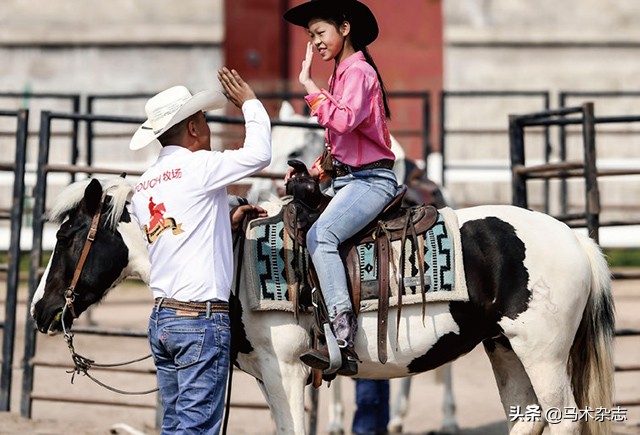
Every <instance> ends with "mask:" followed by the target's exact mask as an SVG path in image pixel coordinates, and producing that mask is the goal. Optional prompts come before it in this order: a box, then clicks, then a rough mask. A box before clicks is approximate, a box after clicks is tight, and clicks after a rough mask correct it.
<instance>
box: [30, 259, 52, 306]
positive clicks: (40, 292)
mask: <svg viewBox="0 0 640 435" xmlns="http://www.w3.org/2000/svg"><path fill="white" fill-rule="evenodd" d="M52 261H53V254H52V255H51V258H49V263H47V267H46V268H45V270H44V273H43V274H42V278H40V283H38V288H36V291H35V292H34V293H33V298H32V299H31V310H30V311H31V317H35V314H36V304H37V303H38V301H39V300H40V299H42V298H43V297H44V287H45V284H46V282H47V276H48V275H49V269H50V268H51V262H52Z"/></svg>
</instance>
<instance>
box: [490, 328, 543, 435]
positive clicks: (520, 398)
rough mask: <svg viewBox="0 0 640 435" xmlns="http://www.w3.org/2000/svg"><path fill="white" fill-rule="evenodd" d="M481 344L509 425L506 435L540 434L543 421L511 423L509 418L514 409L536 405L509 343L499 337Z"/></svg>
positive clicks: (523, 372) (532, 393)
mask: <svg viewBox="0 0 640 435" xmlns="http://www.w3.org/2000/svg"><path fill="white" fill-rule="evenodd" d="M483 344H484V350H485V352H486V353H487V356H488V357H489V361H490V362H491V367H492V368H493V374H494V376H495V378H496V383H497V384H498V391H499V393H500V400H501V401H502V406H503V407H504V413H505V415H506V416H507V420H508V422H509V435H520V434H523V435H524V434H527V435H540V434H541V433H542V431H543V430H544V422H543V421H542V420H540V421H515V422H514V421H511V420H512V419H511V418H509V417H510V416H511V415H512V414H513V413H514V410H520V413H523V412H524V410H526V409H527V406H529V405H535V404H537V403H538V398H537V397H536V394H535V392H534V391H533V387H532V386H531V382H530V381H529V377H528V375H527V372H526V371H525V369H524V367H523V366H522V363H521V362H520V360H519V359H518V357H517V355H516V354H515V353H514V352H513V350H512V349H511V345H510V344H509V341H508V340H507V339H506V338H504V337H501V338H499V339H497V340H485V341H484V343H483Z"/></svg>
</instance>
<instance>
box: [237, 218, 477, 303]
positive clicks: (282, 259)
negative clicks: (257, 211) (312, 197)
mask: <svg viewBox="0 0 640 435" xmlns="http://www.w3.org/2000/svg"><path fill="white" fill-rule="evenodd" d="M283 212H284V208H283V209H281V210H280V212H279V213H278V214H276V215H274V216H270V217H266V218H260V219H256V220H254V221H252V222H250V223H249V226H248V227H247V234H246V240H245V250H244V252H245V254H244V259H243V260H244V261H243V267H245V278H246V284H247V292H248V295H249V301H250V305H251V309H252V310H258V311H262V310H281V311H293V305H292V302H291V294H292V292H293V291H295V290H296V289H297V288H298V287H300V288H305V287H306V288H310V287H311V285H310V283H309V281H308V278H307V276H308V273H307V270H308V265H309V264H310V262H311V260H310V258H309V254H308V253H307V251H306V249H305V250H303V251H301V252H298V253H295V252H294V241H293V239H292V238H291V237H290V236H289V234H288V233H287V231H286V230H285V228H284V222H283ZM438 212H439V216H438V220H437V221H436V223H435V225H434V226H433V227H431V228H430V229H429V230H427V231H426V232H424V233H421V234H418V237H417V241H418V246H419V247H420V248H421V249H422V251H423V256H422V257H423V259H424V264H423V268H422V269H423V271H424V280H423V281H424V286H425V290H426V294H425V298H424V299H425V300H426V301H427V302H442V301H468V300H469V295H468V291H467V285H466V280H465V276H464V267H463V262H462V249H461V243H460V230H459V228H458V220H457V217H456V214H455V212H454V211H453V210H452V209H450V208H448V207H447V208H443V209H440V210H438ZM401 244H402V243H401V240H396V241H393V242H392V243H391V248H392V251H393V261H394V262H395V264H396V267H395V269H394V267H393V266H390V267H389V270H390V271H391V273H392V275H393V274H394V272H395V274H396V276H390V278H389V283H390V296H389V306H390V307H393V306H397V304H398V297H397V295H398V288H399V286H398V280H399V279H404V287H405V288H404V291H403V294H402V305H403V306H405V305H409V304H416V303H422V300H423V297H422V294H421V287H420V276H419V275H420V268H419V265H418V263H417V261H418V259H419V258H420V257H421V256H420V255H417V252H416V249H415V246H414V241H413V240H412V238H411V237H407V238H406V240H405V244H404V247H402V246H400V245H401ZM402 248H404V250H405V254H404V257H403V256H401V255H400V250H401V249H402ZM355 249H357V250H358V261H359V262H360V267H359V270H360V282H361V283H362V284H363V285H364V284H366V283H373V282H377V279H378V276H377V265H376V259H375V257H374V244H373V243H363V244H359V245H357V246H356V248H355ZM401 258H404V264H402V265H398V264H397V263H398V262H399V261H400V259H401ZM401 268H402V269H401ZM402 270H404V273H402ZM402 277H404V278H402ZM376 285H377V284H376ZM377 308H378V301H377V299H365V300H362V301H361V303H360V311H375V310H377Z"/></svg>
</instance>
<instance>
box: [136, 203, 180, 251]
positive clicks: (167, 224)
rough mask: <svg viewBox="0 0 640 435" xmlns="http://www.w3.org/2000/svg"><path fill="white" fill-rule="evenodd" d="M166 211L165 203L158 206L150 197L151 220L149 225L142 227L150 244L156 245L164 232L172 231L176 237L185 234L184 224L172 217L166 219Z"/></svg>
mask: <svg viewBox="0 0 640 435" xmlns="http://www.w3.org/2000/svg"><path fill="white" fill-rule="evenodd" d="M166 211H167V209H166V208H165V206H164V203H163V202H161V203H159V204H156V203H155V202H153V197H149V215H150V216H151V217H150V218H149V225H148V226H147V225H143V227H142V229H143V230H144V233H145V234H146V236H147V241H148V242H149V243H154V242H155V241H156V240H157V239H158V237H160V234H162V233H163V232H164V230H168V229H171V232H172V233H173V234H174V235H178V234H181V233H184V230H183V229H182V224H178V223H176V220H175V219H174V218H172V217H164V213H165V212H166Z"/></svg>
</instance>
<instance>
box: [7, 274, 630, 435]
mask: <svg viewBox="0 0 640 435" xmlns="http://www.w3.org/2000/svg"><path fill="white" fill-rule="evenodd" d="M639 285H640V282H639V281H618V282H615V285H614V297H615V300H616V310H617V322H618V323H617V327H618V329H626V328H633V329H636V330H638V329H640V318H639V317H638V315H637V313H638V312H640V288H639ZM0 286H1V287H0V288H4V286H5V284H4V283H3V282H0ZM25 299H26V290H25V289H21V293H20V296H19V300H20V305H19V308H18V309H19V312H18V314H17V316H18V317H17V319H18V326H17V335H18V336H17V338H16V356H15V357H14V372H13V386H14V388H13V396H12V403H11V412H8V413H7V412H3V413H0V435H5V434H7V435H8V434H20V435H25V434H42V435H44V434H47V435H54V434H77V435H96V434H109V433H112V434H113V433H119V434H135V435H141V434H147V435H153V434H158V433H159V432H158V430H157V429H155V420H156V411H155V405H156V400H157V395H156V394H150V395H146V396H123V395H120V394H116V393H112V392H110V391H107V390H105V389H103V388H102V387H99V386H97V385H95V384H94V383H93V382H92V381H91V380H90V379H88V378H86V377H84V376H76V377H75V379H74V380H73V381H74V383H73V384H71V379H72V378H71V375H70V374H68V373H67V372H66V369H65V368H63V367H37V368H36V372H35V373H36V375H35V387H34V396H35V397H40V399H39V400H34V401H33V407H32V418H31V419H25V418H22V417H20V415H19V414H20V390H21V384H22V370H21V366H22V354H23V336H24V319H25V315H26V301H25ZM150 306H151V295H150V292H149V290H148V289H147V288H146V287H144V286H141V285H138V284H136V283H128V284H125V285H123V286H121V287H119V288H116V289H115V290H113V292H112V294H111V295H109V296H108V298H107V300H106V301H105V302H104V303H103V304H101V305H100V306H98V307H97V308H95V310H94V311H93V313H92V319H93V321H94V322H96V323H97V324H98V325H99V326H101V327H103V328H107V329H113V330H115V329H117V330H123V329H128V330H131V331H144V330H145V329H146V320H147V316H148V313H149V310H150ZM0 308H1V310H2V312H4V306H3V305H1V306H0ZM86 326H87V319H86V318H85V319H82V320H81V321H80V322H78V323H77V325H76V327H86ZM639 342H640V338H638V337H618V338H617V340H616V351H615V362H616V365H618V366H623V367H624V366H636V367H637V366H638V365H639V362H640V346H639V345H638V344H639ZM75 346H76V350H77V351H78V352H79V353H80V354H83V355H85V356H87V357H90V358H92V359H94V360H96V361H97V362H100V363H113V362H121V361H127V360H130V359H133V358H134V357H137V356H144V355H147V354H148V353H149V349H148V345H147V343H146V341H145V340H144V339H140V338H121V337H97V336H91V335H80V334H76V337H75ZM36 361H39V362H48V363H60V364H62V365H68V364H69V352H68V350H67V348H66V345H65V343H64V341H63V339H62V337H60V336H56V337H46V336H43V335H39V336H38V339H37V352H36ZM136 368H137V369H138V370H139V372H138V373H123V372H113V371H98V370H94V371H92V372H93V376H95V377H96V378H98V379H100V380H101V381H104V382H105V383H107V384H109V385H112V386H115V387H117V388H120V389H125V390H130V391H131V390H138V391H139V390H146V389H149V388H153V387H154V386H155V379H154V376H153V375H152V374H148V373H144V372H147V371H150V370H151V369H152V368H153V364H152V362H150V361H145V362H143V363H139V364H137V367H136ZM141 372H142V373H141ZM233 380H234V382H233V387H232V388H233V389H232V399H231V402H232V404H234V405H235V406H234V407H232V409H231V413H230V418H229V429H228V433H229V434H234V435H235V434H270V433H273V432H274V425H273V423H272V421H271V418H270V415H269V412H268V410H266V409H265V406H266V405H265V401H264V399H263V397H262V393H261V392H260V390H259V389H258V387H257V385H256V383H255V381H254V380H253V378H251V377H250V376H248V375H247V374H245V373H242V372H240V371H238V370H236V371H235V372H234V377H233ZM453 383H454V394H455V400H456V405H457V420H458V424H459V426H460V428H461V430H460V434H462V435H506V434H507V426H506V419H505V416H504V413H503V410H502V405H501V404H500V400H499V396H498V390H497V387H496V385H495V381H494V378H493V373H492V371H491V368H490V365H489V361H488V359H487V357H486V356H485V354H484V351H483V350H482V347H478V348H476V349H474V350H473V351H472V352H470V353H469V354H468V355H466V356H464V357H462V358H460V359H459V360H457V361H456V362H454V364H453ZM332 388H335V384H334V386H333V387H332ZM342 390H343V391H342V394H343V397H344V406H345V410H344V421H343V422H344V425H345V426H346V427H345V430H346V433H349V428H350V422H351V418H352V416H353V411H354V384H353V381H351V380H349V379H344V380H343V381H342ZM392 390H393V386H392ZM392 394H393V391H392ZM327 396H328V390H327V386H326V385H323V386H322V387H321V390H320V399H319V401H320V405H319V408H318V426H317V433H318V434H324V433H326V429H327V421H328V413H327V405H326V404H327ZM442 396H443V386H442V384H441V383H439V381H438V379H437V377H436V376H435V374H434V373H433V372H430V373H425V374H422V375H418V376H416V377H415V378H414V380H413V383H412V387H411V394H410V402H411V403H410V406H409V412H408V415H407V417H406V420H405V426H404V433H405V434H424V433H428V432H430V431H435V430H437V429H439V428H440V425H441V420H442V411H441V407H442ZM72 398H73V399H80V400H81V401H82V402H83V403H72V402H69V401H68V399H72ZM616 400H618V401H624V402H629V401H636V402H638V401H640V372H639V371H627V372H617V373H616ZM113 403H118V404H119V405H114V404H113ZM625 408H626V419H627V420H626V421H624V422H621V423H617V424H616V425H615V426H614V433H615V434H618V435H623V434H624V435H626V434H640V406H628V407H625Z"/></svg>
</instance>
